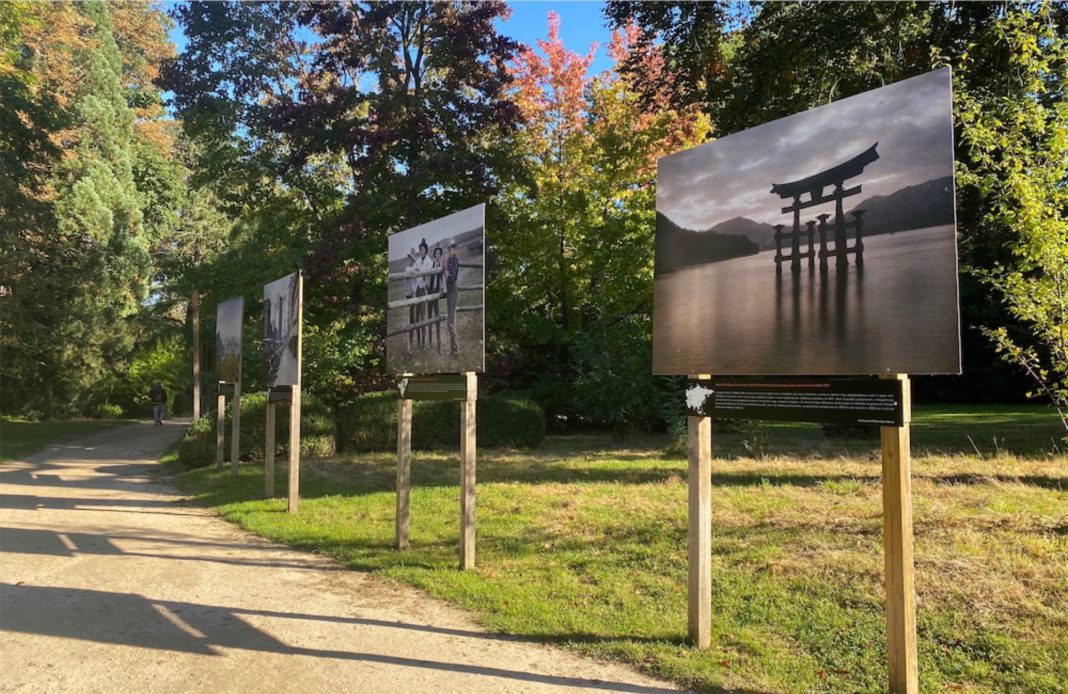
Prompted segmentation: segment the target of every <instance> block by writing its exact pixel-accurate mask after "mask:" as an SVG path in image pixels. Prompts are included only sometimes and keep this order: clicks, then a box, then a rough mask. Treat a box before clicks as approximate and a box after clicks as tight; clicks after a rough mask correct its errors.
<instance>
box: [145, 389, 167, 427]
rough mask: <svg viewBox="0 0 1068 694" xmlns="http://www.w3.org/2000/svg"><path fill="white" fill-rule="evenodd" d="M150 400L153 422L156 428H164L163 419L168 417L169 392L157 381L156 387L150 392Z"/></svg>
mask: <svg viewBox="0 0 1068 694" xmlns="http://www.w3.org/2000/svg"><path fill="white" fill-rule="evenodd" d="M148 399H149V400H151V401H152V419H153V421H154V422H155V424H156V426H158V427H161V426H163V418H164V417H165V416H167V391H166V390H164V388H163V384H162V383H160V382H159V381H156V385H154V386H152V388H151V390H149V391H148Z"/></svg>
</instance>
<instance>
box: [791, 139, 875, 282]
mask: <svg viewBox="0 0 1068 694" xmlns="http://www.w3.org/2000/svg"><path fill="white" fill-rule="evenodd" d="M878 146H879V143H878V142H876V143H875V144H874V145H872V146H871V147H869V148H868V149H866V150H864V151H863V152H861V153H860V154H858V155H857V156H855V157H853V158H852V159H850V160H849V161H846V162H842V163H841V164H838V165H837V166H833V167H831V168H829V169H827V170H826V171H821V172H820V173H818V174H814V175H812V176H809V177H807V178H802V179H798V180H796V181H790V182H788V183H773V184H772V185H771V191H770V192H771V193H772V194H774V195H778V196H779V197H780V198H783V199H784V200H785V199H789V198H793V202H792V203H791V204H790V206H789V207H784V208H782V212H783V214H786V213H788V212H793V213H794V224H793V228H792V229H791V230H789V231H783V230H784V229H785V228H786V225H784V224H776V225H775V271H776V272H778V273H782V263H783V261H785V260H789V261H790V269H791V270H793V271H795V272H797V271H800V270H801V260H802V259H803V258H807V259H808V265H809V267H812V266H814V265H815V262H816V251H815V248H814V240H815V235H816V228H817V226H818V228H819V236H820V250H819V258H820V270H821V271H822V270H826V269H827V258H828V257H830V256H831V255H834V256H835V265H836V267H845V266H847V265H849V258H848V255H849V254H850V253H853V254H854V255H856V256H857V260H856V262H857V265H863V264H864V236H863V228H864V210H856V211H855V212H853V213H852V215H853V221H851V222H847V221H846V218H845V212H844V211H843V209H842V200H843V199H845V198H848V197H851V196H853V195H859V194H860V189H861V187H860V186H859V185H856V186H853V187H852V188H846V187H845V182H846V180H848V179H850V178H853V177H855V176H859V175H860V174H861V173H862V172H863V171H864V167H865V166H867V165H868V164H870V163H872V162H873V161H875V160H876V159H878V158H879V153H878V152H876V151H875V148H876V147H878ZM827 186H834V190H833V191H832V192H831V193H829V194H827V195H824V193H823V191H824V188H826V187H827ZM804 195H808V197H809V199H808V200H802V199H801V198H802V197H803V196H804ZM832 201H833V202H834V203H835V220H834V223H833V225H832V224H828V223H827V219H828V218H829V217H830V216H831V215H829V214H821V215H818V216H817V219H819V223H818V225H817V222H816V221H815V220H810V221H808V222H806V223H805V229H804V230H803V229H802V228H801V210H804V209H807V208H809V207H816V206H817V205H823V204H824V203H828V202H832ZM832 226H833V228H834V239H833V241H834V249H833V250H828V248H827V236H828V230H829V228H830V227H832ZM850 229H853V230H854V231H855V242H854V244H853V245H852V246H849V239H848V237H847V235H846V234H847V232H848V231H849V230H850ZM802 235H804V236H807V237H808V250H807V251H804V252H802V251H801V239H802ZM786 238H788V239H790V253H789V254H788V255H784V254H783V252H782V242H783V239H786Z"/></svg>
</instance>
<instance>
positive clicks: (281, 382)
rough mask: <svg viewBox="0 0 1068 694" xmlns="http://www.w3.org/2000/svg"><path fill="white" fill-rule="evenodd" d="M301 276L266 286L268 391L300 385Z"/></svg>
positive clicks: (289, 277)
mask: <svg viewBox="0 0 1068 694" xmlns="http://www.w3.org/2000/svg"><path fill="white" fill-rule="evenodd" d="M300 289H301V288H300V273H299V272H294V273H292V274H289V275H286V276H285V277H282V278H281V279H277V280H275V281H274V282H271V283H270V284H265V285H264V286H263V356H264V360H265V361H266V363H267V387H269V388H270V387H274V386H296V385H300V348H299V337H300V300H301V297H300Z"/></svg>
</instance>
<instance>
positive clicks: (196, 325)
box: [189, 289, 200, 422]
mask: <svg viewBox="0 0 1068 694" xmlns="http://www.w3.org/2000/svg"><path fill="white" fill-rule="evenodd" d="M189 304H190V309H191V312H192V314H193V315H192V324H193V326H192V327H193V421H194V422H196V421H197V420H198V419H200V290H199V289H194V290H193V298H192V300H191V301H190V302H189Z"/></svg>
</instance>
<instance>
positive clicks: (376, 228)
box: [161, 2, 517, 398]
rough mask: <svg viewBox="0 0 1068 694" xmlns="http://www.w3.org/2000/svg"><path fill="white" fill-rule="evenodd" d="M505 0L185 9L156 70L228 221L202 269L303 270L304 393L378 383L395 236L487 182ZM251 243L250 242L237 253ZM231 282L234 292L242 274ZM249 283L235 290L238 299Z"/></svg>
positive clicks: (497, 123) (500, 86) (506, 48)
mask: <svg viewBox="0 0 1068 694" xmlns="http://www.w3.org/2000/svg"><path fill="white" fill-rule="evenodd" d="M506 11H507V8H506V7H505V5H504V4H503V3H500V2H480V3H466V2H465V3H435V2H417V3H404V2H380V3H346V4H335V3H307V4H276V3H190V4H189V5H183V6H181V7H179V8H177V9H176V11H175V16H176V18H177V19H178V21H179V22H180V23H181V24H182V26H183V28H184V29H185V33H186V36H187V38H188V45H187V48H186V50H185V51H184V52H183V54H182V56H181V57H180V58H179V59H178V60H177V61H176V62H175V63H174V64H173V65H172V66H171V67H170V68H168V69H167V70H165V71H164V73H163V77H162V80H161V84H163V85H165V86H166V87H167V88H168V89H170V90H172V91H173V92H174V95H175V106H176V107H177V109H178V112H179V114H180V115H181V116H182V118H183V122H184V125H185V129H186V132H187V133H188V134H189V135H190V136H191V137H192V138H193V139H195V140H196V141H197V142H198V144H199V145H200V146H202V147H203V148H204V151H205V157H204V160H205V162H206V163H207V166H206V168H205V169H204V171H205V172H210V173H211V175H212V176H214V177H216V179H217V180H216V181H215V183H214V184H213V185H214V187H215V189H216V191H217V193H218V195H219V197H220V198H221V199H223V201H224V203H225V204H226V205H227V207H228V211H229V212H230V213H231V214H233V215H234V216H235V217H239V218H240V220H241V222H240V223H239V224H238V229H237V235H236V236H235V242H236V243H237V244H238V245H237V246H235V247H234V248H233V249H231V251H230V252H229V253H226V254H223V255H222V256H220V258H219V259H218V260H217V262H216V264H215V267H216V268H217V269H218V268H223V267H227V266H228V264H231V263H233V264H234V265H235V268H236V266H237V265H238V264H240V265H241V267H248V266H249V262H248V259H249V258H250V257H251V256H253V255H261V256H262V255H263V254H266V255H267V256H268V257H267V258H265V259H262V260H261V261H260V262H259V266H260V267H261V268H262V267H263V265H264V262H266V263H268V265H269V266H271V267H278V268H279V270H281V269H283V268H285V271H289V270H291V269H293V267H294V266H300V267H304V268H305V270H306V272H307V275H308V280H307V284H306V288H307V289H306V297H307V302H306V307H305V308H306V311H305V317H306V323H307V324H308V327H309V329H308V332H307V333H306V338H307V342H306V346H307V351H308V352H309V354H311V353H312V352H313V350H319V352H318V359H309V361H308V364H309V368H310V369H312V378H311V379H310V384H314V383H315V382H316V380H317V379H318V374H322V387H321V388H320V392H322V391H323V390H324V389H329V390H330V391H331V392H330V393H324V394H326V395H327V396H328V397H335V398H337V397H343V395H344V393H345V392H350V391H351V390H352V389H353V388H356V387H359V385H360V383H358V380H359V379H364V382H366V378H367V375H368V374H371V375H372V377H373V375H374V374H376V373H378V372H377V371H376V369H377V366H378V357H379V355H380V350H381V347H382V335H381V328H380V326H381V322H382V321H381V316H382V313H381V311H382V308H383V307H384V306H383V305H384V298H385V274H384V265H383V264H381V263H379V262H378V260H379V258H380V256H381V254H382V252H383V251H384V250H385V237H386V234H387V233H388V232H390V231H395V230H397V229H401V228H404V227H405V226H410V225H413V224H416V223H419V222H423V221H427V220H428V219H431V218H433V217H436V216H440V215H442V214H444V213H447V212H452V211H455V210H456V209H458V208H461V207H465V206H468V205H472V204H474V203H476V202H479V201H481V200H484V199H485V198H486V197H487V196H488V195H490V194H492V192H493V191H494V190H495V188H496V187H497V186H498V178H499V176H498V173H497V172H498V170H499V169H500V164H501V162H502V161H504V152H503V151H502V150H501V148H500V147H499V146H498V143H499V142H500V136H499V133H501V132H507V131H508V130H510V129H511V128H513V127H514V124H515V122H516V120H517V112H516V110H515V108H514V107H513V106H512V104H511V102H510V101H509V100H508V99H507V98H505V96H506V95H505V89H506V88H507V85H508V83H509V81H510V77H509V75H508V73H507V70H506V69H505V68H506V63H507V61H508V59H509V57H510V56H511V52H512V50H513V49H514V44H513V43H512V42H511V41H510V40H509V39H506V38H504V37H502V36H500V35H499V34H497V32H496V29H495V28H494V25H493V21H494V19H495V18H497V17H499V16H501V15H502V14H504V13H505V12H506ZM243 244H247V246H245V245H243ZM237 269H238V272H236V273H231V274H230V275H228V277H229V278H230V279H233V278H234V277H235V276H237V275H240V274H241V273H240V268H237ZM262 279H263V277H262V273H261V276H260V277H258V278H252V277H249V280H248V286H246V287H245V288H244V289H243V291H245V292H246V293H247V294H249V295H251V294H252V293H253V288H254V286H258V285H256V284H255V283H257V282H259V283H262Z"/></svg>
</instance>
